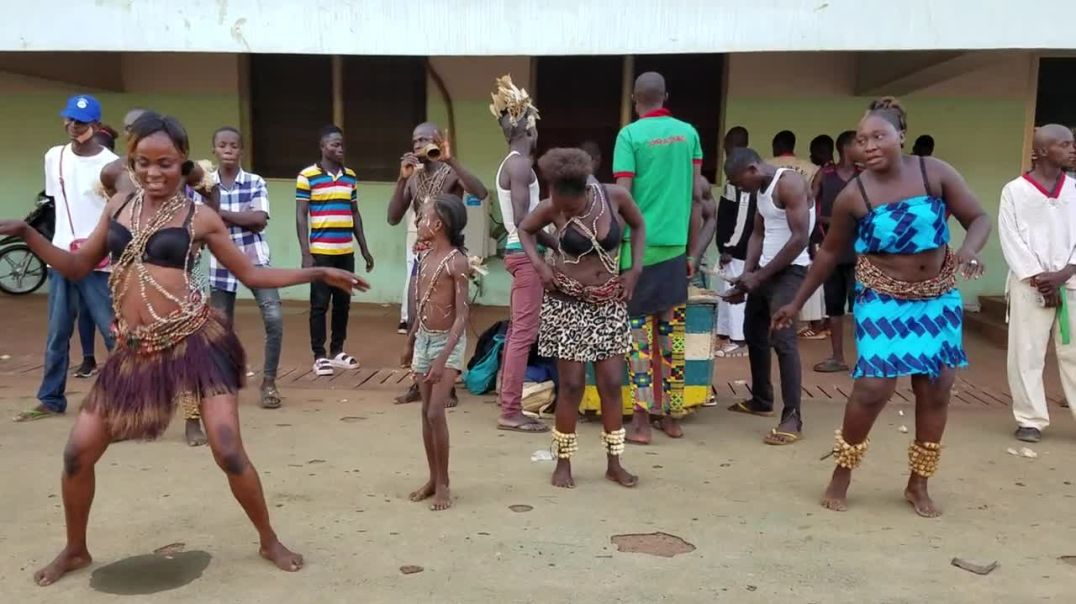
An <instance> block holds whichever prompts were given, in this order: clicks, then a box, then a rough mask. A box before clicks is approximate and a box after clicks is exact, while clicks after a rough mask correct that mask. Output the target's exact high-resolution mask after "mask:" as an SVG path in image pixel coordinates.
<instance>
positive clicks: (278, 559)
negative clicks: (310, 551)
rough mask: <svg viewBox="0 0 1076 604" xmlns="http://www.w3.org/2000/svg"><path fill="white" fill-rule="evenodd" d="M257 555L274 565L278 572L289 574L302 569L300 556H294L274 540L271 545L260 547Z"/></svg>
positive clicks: (301, 557) (294, 554)
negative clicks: (283, 571) (282, 571)
mask: <svg viewBox="0 0 1076 604" xmlns="http://www.w3.org/2000/svg"><path fill="white" fill-rule="evenodd" d="M258 553H259V554H261V555H262V558H265V559H266V560H268V561H270V562H272V563H273V564H276V567H277V568H279V569H280V570H285V571H288V572H289V573H293V572H295V571H297V570H299V569H300V568H302V567H303V556H302V554H296V553H295V552H293V551H291V550H289V549H288V548H286V547H284V544H283V543H281V542H279V541H277V540H275V539H274V540H273V541H272V542H271V543H268V544H265V545H262V546H261V548H260V549H259V550H258Z"/></svg>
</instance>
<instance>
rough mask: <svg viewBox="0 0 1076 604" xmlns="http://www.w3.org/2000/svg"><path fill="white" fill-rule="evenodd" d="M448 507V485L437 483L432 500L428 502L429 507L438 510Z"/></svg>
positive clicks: (449, 498)
mask: <svg viewBox="0 0 1076 604" xmlns="http://www.w3.org/2000/svg"><path fill="white" fill-rule="evenodd" d="M450 507H452V493H451V492H450V491H449V490H448V485H447V484H446V485H437V488H436V489H435V490H434V492H433V501H432V502H430V509H431V510H433V511H435V512H440V511H442V510H447V509H448V508H450Z"/></svg>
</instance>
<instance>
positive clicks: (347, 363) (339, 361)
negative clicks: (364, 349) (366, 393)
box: [329, 352, 359, 369]
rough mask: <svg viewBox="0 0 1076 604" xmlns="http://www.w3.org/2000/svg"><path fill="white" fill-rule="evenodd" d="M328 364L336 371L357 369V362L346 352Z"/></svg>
mask: <svg viewBox="0 0 1076 604" xmlns="http://www.w3.org/2000/svg"><path fill="white" fill-rule="evenodd" d="M329 363H330V364H331V365H332V366H333V367H336V368H338V369H358V368H359V361H358V359H356V358H355V357H353V356H351V355H350V354H348V353H346V352H341V353H340V354H338V355H336V356H335V357H333V358H332V360H330V361H329Z"/></svg>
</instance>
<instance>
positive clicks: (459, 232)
mask: <svg viewBox="0 0 1076 604" xmlns="http://www.w3.org/2000/svg"><path fill="white" fill-rule="evenodd" d="M433 210H434V211H435V212H437V217H438V218H440V219H441V222H442V223H443V224H444V225H445V235H447V236H448V242H449V243H451V244H452V247H454V248H456V249H457V250H459V251H460V253H462V254H466V253H467V248H466V247H464V245H463V229H464V227H466V226H467V207H466V206H464V205H463V200H462V199H460V198H459V197H457V196H455V195H452V194H450V193H441V194H440V195H437V196H436V197H434V198H433Z"/></svg>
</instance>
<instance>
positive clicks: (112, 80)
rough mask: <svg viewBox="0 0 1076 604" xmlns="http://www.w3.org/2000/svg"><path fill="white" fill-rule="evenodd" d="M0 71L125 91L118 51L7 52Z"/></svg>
mask: <svg viewBox="0 0 1076 604" xmlns="http://www.w3.org/2000/svg"><path fill="white" fill-rule="evenodd" d="M0 71H4V72H7V73H13V74H16V75H20V76H24V77H28V78H33V79H36V80H41V81H44V82H50V83H54V84H62V85H65V86H70V87H72V88H80V89H87V92H123V90H124V86H123V69H122V54H121V53H118V52H81V53H80V52H64V53H60V52H23V53H19V52H4V53H0Z"/></svg>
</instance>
